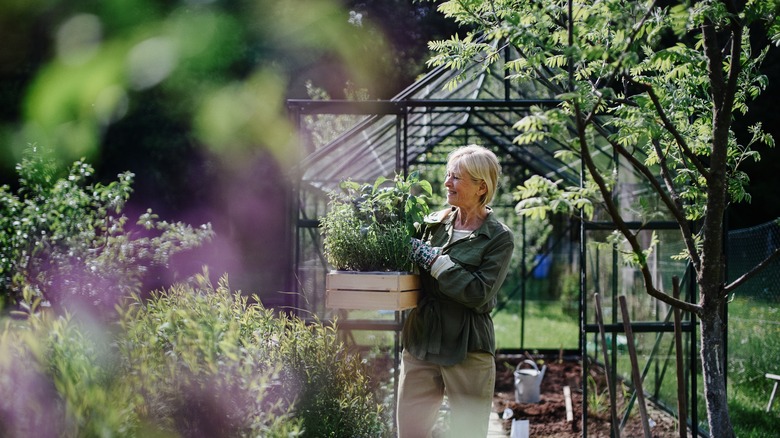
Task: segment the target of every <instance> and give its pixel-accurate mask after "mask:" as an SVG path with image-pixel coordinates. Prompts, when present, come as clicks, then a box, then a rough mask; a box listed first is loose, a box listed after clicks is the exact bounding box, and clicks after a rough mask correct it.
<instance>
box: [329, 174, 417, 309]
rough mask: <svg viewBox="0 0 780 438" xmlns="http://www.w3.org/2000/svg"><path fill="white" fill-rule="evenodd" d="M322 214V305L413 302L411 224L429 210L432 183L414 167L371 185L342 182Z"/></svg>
mask: <svg viewBox="0 0 780 438" xmlns="http://www.w3.org/2000/svg"><path fill="white" fill-rule="evenodd" d="M340 188H341V191H337V192H331V193H330V202H329V206H330V209H329V211H328V213H327V215H325V216H324V217H323V218H321V222H320V224H321V225H320V227H321V232H322V235H323V242H324V253H325V258H326V260H327V261H328V263H329V264H330V265H331V266H332V267H333V270H332V271H331V272H330V273H328V275H327V279H326V300H325V302H326V306H327V307H330V308H341V309H369V310H379V309H383V310H402V309H405V308H410V307H414V306H415V305H416V304H417V297H418V292H419V289H420V283H419V278H418V276H417V275H416V274H414V273H413V263H412V261H411V259H410V258H409V252H410V237H412V236H414V234H415V231H416V226H415V223H420V222H422V220H423V218H424V217H425V215H426V214H428V205H427V203H426V200H425V199H426V197H429V196H431V195H432V190H431V184H430V183H429V182H428V181H425V180H421V179H420V178H419V174H418V172H412V173H411V174H410V175H409V176H408V177H406V178H404V177H403V176H402V175H396V176H395V178H394V179H392V180H389V179H388V178H385V177H379V178H378V179H377V180H376V181H375V182H374V184H360V183H357V182H353V181H343V182H342V183H341V184H340Z"/></svg>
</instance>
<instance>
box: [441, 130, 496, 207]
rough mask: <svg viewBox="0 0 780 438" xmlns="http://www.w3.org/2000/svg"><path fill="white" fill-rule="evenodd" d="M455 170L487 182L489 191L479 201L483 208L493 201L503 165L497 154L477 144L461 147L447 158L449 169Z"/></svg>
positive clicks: (476, 179)
mask: <svg viewBox="0 0 780 438" xmlns="http://www.w3.org/2000/svg"><path fill="white" fill-rule="evenodd" d="M454 168H457V169H459V170H460V171H462V172H465V173H466V174H468V176H469V177H470V178H471V179H473V180H475V181H485V185H486V186H487V191H486V192H485V194H484V195H482V198H480V200H479V201H480V204H481V205H482V206H485V205H488V204H489V203H490V201H492V200H493V195H494V194H495V193H496V189H497V188H498V180H499V178H500V177H501V164H499V162H498V157H496V154H494V153H493V152H492V151H491V150H489V149H487V148H485V147H483V146H479V145H476V144H471V145H468V146H463V147H459V148H458V149H455V150H454V151H452V152H450V154H449V156H448V157H447V169H454Z"/></svg>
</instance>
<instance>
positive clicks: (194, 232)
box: [0, 146, 213, 309]
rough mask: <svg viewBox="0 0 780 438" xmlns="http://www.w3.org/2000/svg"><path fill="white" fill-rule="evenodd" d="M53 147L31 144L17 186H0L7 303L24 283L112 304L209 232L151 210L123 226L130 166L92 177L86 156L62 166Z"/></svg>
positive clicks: (56, 294) (39, 290)
mask: <svg viewBox="0 0 780 438" xmlns="http://www.w3.org/2000/svg"><path fill="white" fill-rule="evenodd" d="M51 153H52V152H51V151H50V150H48V149H45V148H41V147H38V146H32V147H30V148H29V149H28V150H27V152H26V155H25V158H24V159H23V160H22V162H21V163H19V164H18V165H17V171H18V173H19V189H18V192H17V193H16V194H14V193H13V192H12V191H11V190H10V188H9V187H8V186H2V187H0V297H3V298H5V299H7V300H8V301H9V303H10V304H16V303H18V302H19V301H20V298H21V297H22V294H23V291H24V289H25V288H27V287H29V288H30V289H31V291H32V292H33V293H34V295H35V296H37V297H40V298H42V299H44V300H45V301H47V302H49V303H63V302H65V301H73V300H77V301H78V302H80V304H86V305H90V306H94V305H99V306H103V307H106V306H108V308H109V309H111V308H112V307H113V305H114V304H115V303H116V302H117V301H118V300H119V299H121V298H123V297H125V296H128V295H129V294H130V293H133V292H139V290H138V289H139V287H140V286H141V283H142V280H143V278H144V274H145V273H146V272H147V270H148V269H149V268H150V267H153V266H165V265H166V264H167V263H168V261H169V260H170V259H171V257H172V256H173V255H174V254H176V253H178V252H180V251H185V250H188V249H191V248H194V247H197V246H198V245H200V244H201V243H202V242H203V241H205V240H206V239H209V238H210V237H211V236H212V234H213V233H212V231H211V226H210V225H208V224H206V225H202V226H201V227H199V228H197V229H196V228H193V227H191V226H189V225H186V224H183V223H168V222H166V221H161V220H159V219H158V218H157V216H156V215H155V214H154V213H152V212H151V211H150V210H147V212H146V213H144V214H142V215H140V216H139V218H138V221H137V223H136V225H137V227H130V226H128V224H127V221H128V218H127V217H126V216H125V215H124V213H123V210H124V207H125V204H126V202H127V200H128V198H129V197H130V194H131V192H132V189H131V185H132V183H133V175H132V174H131V173H129V172H126V173H123V174H120V175H119V179H118V180H117V181H114V182H110V183H108V184H102V183H91V182H90V179H91V177H92V176H93V173H94V171H93V169H92V167H91V166H90V165H89V164H87V163H86V162H85V161H83V160H80V161H77V162H76V163H74V164H73V165H72V166H71V168H70V169H69V170H68V171H67V172H64V171H63V170H62V169H60V168H59V167H58V166H57V165H56V162H55V160H54V159H53V158H52V155H51Z"/></svg>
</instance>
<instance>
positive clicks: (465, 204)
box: [444, 164, 485, 208]
mask: <svg viewBox="0 0 780 438" xmlns="http://www.w3.org/2000/svg"><path fill="white" fill-rule="evenodd" d="M484 184H485V183H484V181H481V180H480V181H475V180H474V179H472V178H471V177H470V176H469V175H468V174H467V173H466V172H464V171H461V170H460V167H459V166H458V165H457V164H455V165H454V166H451V167H447V176H446V177H445V178H444V187H445V188H446V189H447V203H448V204H450V205H452V206H453V207H460V208H473V207H478V206H479V204H480V202H479V200H480V198H481V197H482V195H483V194H484V193H485V189H484V188H483V186H484Z"/></svg>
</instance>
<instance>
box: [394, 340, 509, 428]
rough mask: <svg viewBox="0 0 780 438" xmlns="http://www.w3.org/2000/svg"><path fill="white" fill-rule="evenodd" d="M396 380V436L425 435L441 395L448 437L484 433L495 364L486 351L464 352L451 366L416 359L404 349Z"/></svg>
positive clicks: (490, 408)
mask: <svg viewBox="0 0 780 438" xmlns="http://www.w3.org/2000/svg"><path fill="white" fill-rule="evenodd" d="M400 373H401V376H400V379H399V382H398V403H397V407H396V420H397V423H398V438H429V437H430V436H431V431H432V429H433V426H434V425H435V424H436V419H437V418H438V415H439V408H440V407H441V404H442V401H443V400H444V395H445V394H446V395H447V401H448V402H449V406H450V422H449V434H448V436H449V437H458V438H461V437H462V438H481V437H485V436H487V431H488V422H489V419H490V412H491V410H492V407H493V392H494V390H495V382H496V364H495V359H494V358H493V355H491V354H490V353H468V355H467V356H466V359H465V360H464V361H463V362H461V363H459V364H457V365H453V366H442V365H437V364H434V363H431V362H426V361H422V360H419V359H416V358H415V357H414V356H412V355H411V354H409V353H407V352H406V351H404V352H403V360H402V362H401V370H400Z"/></svg>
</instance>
